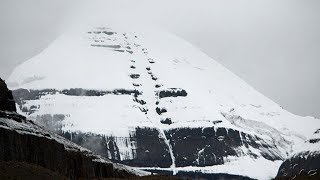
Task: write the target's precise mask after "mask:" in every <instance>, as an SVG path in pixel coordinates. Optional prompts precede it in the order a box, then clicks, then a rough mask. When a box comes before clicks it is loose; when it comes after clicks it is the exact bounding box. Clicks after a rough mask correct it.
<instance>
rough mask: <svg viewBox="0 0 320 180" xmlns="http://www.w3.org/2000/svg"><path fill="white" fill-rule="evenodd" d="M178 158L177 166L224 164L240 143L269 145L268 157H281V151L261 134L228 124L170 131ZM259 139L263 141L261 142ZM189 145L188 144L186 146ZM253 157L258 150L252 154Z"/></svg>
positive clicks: (235, 153) (234, 154) (255, 145)
mask: <svg viewBox="0 0 320 180" xmlns="http://www.w3.org/2000/svg"><path fill="white" fill-rule="evenodd" d="M166 135H167V138H168V139H169V140H170V142H171V144H172V148H173V152H174V155H175V158H176V165H177V166H180V167H182V166H190V165H192V166H212V165H219V164H224V161H223V158H224V157H227V156H239V155H240V154H239V153H238V152H237V151H236V150H237V148H238V147H239V146H242V145H244V146H246V147H248V146H252V147H253V148H262V146H265V147H267V148H269V152H266V153H265V154H262V156H263V157H264V158H266V159H270V160H280V159H281V157H280V156H279V155H278V154H275V153H273V152H272V149H273V147H270V146H268V145H267V143H265V142H264V141H263V140H262V139H260V138H259V137H257V136H252V135H250V134H245V133H242V132H239V131H237V130H233V129H226V128H217V129H216V130H215V128H214V127H210V128H192V129H190V128H181V129H173V130H170V131H169V132H166ZM257 142H259V144H258V143H257ZM186 147H188V148H186ZM249 155H250V156H252V157H255V156H258V154H254V153H252V154H249Z"/></svg>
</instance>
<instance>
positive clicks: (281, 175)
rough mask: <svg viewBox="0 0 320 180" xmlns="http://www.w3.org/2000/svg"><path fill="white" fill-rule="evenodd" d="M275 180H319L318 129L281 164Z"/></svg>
mask: <svg viewBox="0 0 320 180" xmlns="http://www.w3.org/2000/svg"><path fill="white" fill-rule="evenodd" d="M276 179H320V129H318V130H317V131H316V132H315V133H314V135H313V137H312V138H311V139H309V140H308V141H306V143H305V144H304V146H303V147H302V150H301V151H299V152H297V153H295V154H294V155H292V156H291V157H290V158H288V159H287V160H285V161H284V162H283V163H282V165H281V166H280V169H279V171H278V174H277V178H276Z"/></svg>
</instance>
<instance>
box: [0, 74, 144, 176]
mask: <svg viewBox="0 0 320 180" xmlns="http://www.w3.org/2000/svg"><path fill="white" fill-rule="evenodd" d="M0 97H1V99H0V101H1V102H0V108H1V109H0V162H1V163H2V164H3V163H5V164H6V163H9V164H11V165H12V164H15V165H19V163H20V165H21V163H22V162H23V163H24V164H27V165H25V166H23V167H28V168H31V167H34V166H39V167H40V169H41V168H44V169H47V170H48V171H51V172H54V173H55V174H56V175H57V176H56V177H65V178H67V179H79V178H85V179H91V178H110V177H115V178H129V177H138V176H140V175H147V174H148V173H146V172H143V171H138V170H135V169H133V168H130V167H127V166H124V165H120V164H115V163H112V162H111V161H109V160H107V159H104V158H102V157H100V156H98V155H95V154H94V153H92V152H91V151H89V150H87V149H85V148H82V147H80V146H78V145H76V144H74V143H72V142H70V141H68V140H66V139H64V138H62V137H60V136H58V135H56V134H54V133H52V132H50V131H48V130H46V129H44V128H42V127H41V126H38V125H37V124H35V123H33V122H32V121H29V120H26V119H25V118H24V117H23V116H20V115H18V114H17V113H16V112H15V102H14V101H13V100H12V94H11V91H9V90H8V88H7V86H6V84H5V82H4V81H3V80H0ZM36 169H37V168H36ZM11 170H12V169H11ZM0 171H1V170H0ZM16 172H17V171H16ZM13 173H14V172H13ZM0 174H3V172H1V173H0ZM34 176H37V174H34ZM3 177H7V176H3Z"/></svg>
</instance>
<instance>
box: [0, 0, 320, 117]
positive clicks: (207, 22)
mask: <svg viewBox="0 0 320 180" xmlns="http://www.w3.org/2000/svg"><path fill="white" fill-rule="evenodd" d="M319 9H320V1H317V0H309V1H303V0H300V1H298V0H282V1H277V0H265V1H250V0H241V1H239V0H235V1H231V0H224V1H217V0H197V1H195V0H194V1H191V0H184V1H182V0H175V1H173V0H171V1H168V0H160V1H153V0H144V1H139V0H127V1H124V0H117V1H109V0H101V1H97V0H96V1H94V0H91V1H76V0H72V1H70V0H69V1H67V0H55V1H50V0H26V1H18V0H0V23H1V28H0V38H1V41H0V76H1V77H3V78H7V77H8V76H9V74H10V73H11V71H12V69H13V68H14V67H15V66H17V65H18V64H20V63H22V62H24V61H26V60H28V59H29V58H31V57H33V56H34V55H36V54H38V53H40V52H41V51H42V50H43V49H45V48H46V47H47V46H48V45H49V44H50V43H51V42H52V41H53V40H54V39H55V38H57V37H58V36H59V35H60V34H61V33H62V32H64V31H65V30H66V29H68V28H70V27H73V26H75V25H76V24H81V23H88V22H91V23H100V24H101V25H109V24H112V23H115V22H116V23H123V24H126V25H127V26H135V25H138V24H139V25H140V24H144V25H145V26H159V27H162V28H165V29H167V30H169V31H171V32H173V33H175V34H177V35H178V36H180V37H182V38H184V39H186V40H187V41H189V42H191V43H193V44H194V45H195V46H197V47H198V48H199V49H201V50H202V51H204V52H205V53H206V54H208V55H209V56H211V57H212V58H213V59H215V60H216V61H218V62H220V63H221V64H223V65H224V66H226V67H227V68H228V69H230V70H231V71H232V72H234V73H235V74H237V75H238V76H240V77H241V78H242V79H244V80H245V81H246V82H248V83H249V84H250V85H251V86H253V87H254V88H256V89H257V90H258V91H260V92H261V93H263V94H265V95H266V96H267V97H269V98H271V99H272V100H274V101H275V102H277V103H278V104H280V105H281V106H283V107H284V108H285V109H287V110H289V111H291V112H293V113H295V114H299V115H313V116H317V117H320V93H319V92H320V70H319V67H320V33H319V32H320V11H319Z"/></svg>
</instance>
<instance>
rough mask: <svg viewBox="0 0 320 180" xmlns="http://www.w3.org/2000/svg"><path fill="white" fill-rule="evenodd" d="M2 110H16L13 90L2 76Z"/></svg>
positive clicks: (0, 105)
mask: <svg viewBox="0 0 320 180" xmlns="http://www.w3.org/2000/svg"><path fill="white" fill-rule="evenodd" d="M0 111H14V112H15V111H16V104H15V102H14V100H13V96H12V93H11V91H10V90H9V89H8V88H7V85H6V83H5V82H4V80H2V79H1V78H0Z"/></svg>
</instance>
